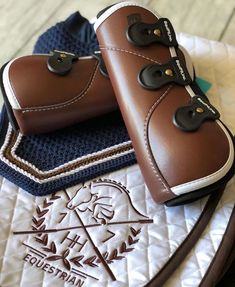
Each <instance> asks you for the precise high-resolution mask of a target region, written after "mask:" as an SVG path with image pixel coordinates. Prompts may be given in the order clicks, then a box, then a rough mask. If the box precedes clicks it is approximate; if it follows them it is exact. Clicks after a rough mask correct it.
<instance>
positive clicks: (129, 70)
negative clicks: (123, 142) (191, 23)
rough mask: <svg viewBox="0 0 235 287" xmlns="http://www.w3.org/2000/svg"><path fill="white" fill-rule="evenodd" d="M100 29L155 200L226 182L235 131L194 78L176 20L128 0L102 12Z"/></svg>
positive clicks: (171, 201) (173, 199)
mask: <svg viewBox="0 0 235 287" xmlns="http://www.w3.org/2000/svg"><path fill="white" fill-rule="evenodd" d="M95 29H96V34H97V38H98V41H99V44H100V50H101V52H102V55H103V59H104V62H105V65H106V67H107V70H108V74H109V76H110V79H111V82H112V85H113V88H114V91H115V94H116V97H117V100H118V104H119V107H120V110H121V112H122V115H123V118H124V121H125V124H126V127H127V130H128V133H129V135H130V138H131V140H132V143H133V147H134V149H135V152H136V157H137V160H138V163H139V165H140V168H141V170H142V173H143V175H144V178H145V181H146V184H147V186H148V188H149V190H150V192H151V193H152V196H153V198H154V200H155V201H156V202H160V203H162V202H167V204H168V205H177V204H181V203H185V202H188V201H192V200H195V199H197V198H199V197H202V196H204V195H206V194H208V193H210V192H213V191H216V190H218V189H219V188H220V187H222V186H224V185H225V184H226V183H227V181H228V180H229V179H230V178H231V176H232V175H233V174H234V170H235V167H234V143H233V138H232V136H231V134H230V132H229V131H228V129H227V128H226V127H225V125H224V124H223V123H222V122H221V120H219V117H220V115H219V113H218V111H217V110H216V109H215V108H214V107H213V106H212V105H211V104H210V103H209V101H208V99H207V98H206V97H205V96H204V95H202V94H201V93H198V89H197V86H196V84H195V83H193V82H192V78H191V77H190V73H189V71H188V68H187V65H186V63H185V59H184V57H183V55H182V53H181V52H180V50H179V48H178V43H177V40H176V37H175V32H174V29H173V27H172V25H171V23H170V21H169V20H168V19H166V18H161V17H160V16H159V15H158V14H156V13H155V12H153V11H151V10H149V9H147V8H145V7H143V6H141V5H139V4H136V3H132V2H122V3H119V4H116V5H113V6H112V7H110V8H108V9H105V10H103V11H102V12H101V13H99V15H98V20H97V22H96V24H95Z"/></svg>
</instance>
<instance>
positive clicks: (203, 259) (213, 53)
mask: <svg viewBox="0 0 235 287" xmlns="http://www.w3.org/2000/svg"><path fill="white" fill-rule="evenodd" d="M178 39H179V42H180V44H181V45H183V46H184V47H185V48H186V49H187V50H188V51H189V53H190V54H191V56H192V59H193V62H194V65H195V69H196V73H197V75H198V76H200V77H202V78H203V79H205V80H207V81H208V82H211V83H212V88H211V89H210V90H209V92H208V97H209V98H210V100H211V101H212V103H213V104H214V105H215V106H216V107H217V108H218V110H219V111H220V112H221V115H222V119H223V121H224V122H225V123H226V124H227V125H228V127H229V128H230V129H231V130H232V131H233V132H235V113H234V111H235V81H234V79H235V48H233V47H230V46H227V45H224V44H222V43H218V42H212V41H208V40H205V39H201V38H198V37H194V36H189V35H185V34H178ZM0 182H1V189H0V195H1V199H0V228H1V232H0V286H1V287H7V286H9V287H18V286H21V287H28V286H30V287H33V286H35V287H36V286H38V287H39V286H43V287H46V286H48V287H49V286H50V287H51V286H56V287H61V286H84V287H86V286H88V287H90V286H95V287H96V286H97V287H98V286H99V287H106V286H110V287H124V286H125V287H127V286H128V287H129V286H132V287H138V286H168V287H169V286H172V287H173V286H174V287H177V286H184V287H185V286H199V285H200V284H201V286H211V285H210V284H212V282H213V283H215V281H216V280H217V279H218V275H216V276H215V274H217V273H221V272H222V271H223V268H224V265H225V262H226V260H227V259H228V257H229V253H230V250H231V246H232V243H233V242H234V233H232V232H234V230H232V226H234V224H235V215H234V203H235V182H234V179H232V180H231V181H230V182H229V183H228V185H227V187H226V189H225V191H224V192H223V193H222V192H221V193H218V194H216V195H212V196H211V197H206V198H203V199H201V200H199V201H196V202H194V203H191V204H188V205H184V206H178V207H170V208H167V207H165V206H164V205H157V204H156V203H154V202H153V200H152V199H151V196H150V193H149V191H148V190H147V188H146V186H145V183H144V180H143V177H142V175H141V173H140V170H139V167H138V165H133V166H131V167H129V168H124V169H122V170H120V171H117V172H113V173H110V174H107V175H106V176H103V177H102V178H98V179H95V180H92V181H89V182H86V183H84V184H83V185H78V186H74V187H73V188H69V189H66V190H62V191H60V192H58V193H56V194H54V195H50V196H46V197H37V198H35V197H33V196H32V195H30V194H28V193H26V192H24V191H23V190H21V189H20V188H18V187H17V186H15V185H14V184H12V183H10V182H8V181H7V180H6V179H4V178H0ZM218 258H219V260H218Z"/></svg>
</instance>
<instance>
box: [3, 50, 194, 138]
mask: <svg viewBox="0 0 235 287" xmlns="http://www.w3.org/2000/svg"><path fill="white" fill-rule="evenodd" d="M180 49H181V50H182V53H184V57H185V59H186V60H187V61H186V62H187V65H188V69H189V70H190V73H191V75H192V77H193V65H192V62H191V59H190V56H189V55H188V53H187V52H186V50H185V49H184V48H183V47H181V48H180ZM1 87H2V91H3V95H4V101H5V104H6V107H7V110H8V116H9V119H10V121H11V123H12V126H13V127H14V129H15V130H18V129H19V130H20V132H21V133H22V134H25V135H29V134H39V133H46V132H51V131H54V130H58V129H60V128H64V127H67V126H70V125H72V124H76V123H79V122H81V121H84V120H87V119H90V118H94V117H96V116H99V115H102V114H106V113H108V112H112V111H113V110H115V109H118V106H117V102H116V98H115V95H114V92H113V88H112V86H111V83H110V81H109V79H108V75H107V71H106V68H105V65H104V63H103V60H102V57H101V53H100V52H99V51H98V52H97V53H95V55H93V56H88V57H81V58H78V57H76V56H75V55H73V54H70V53H66V52H58V51H54V52H53V53H52V54H51V55H31V56H25V57H20V58H17V59H15V60H12V61H11V62H9V63H8V64H7V65H5V66H4V67H3V68H2V83H1Z"/></svg>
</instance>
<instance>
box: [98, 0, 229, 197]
mask: <svg viewBox="0 0 235 287" xmlns="http://www.w3.org/2000/svg"><path fill="white" fill-rule="evenodd" d="M126 6H138V7H142V8H144V9H146V10H148V11H150V12H151V13H153V14H154V15H155V16H156V17H157V18H161V16H160V15H159V14H158V13H156V12H154V11H153V10H151V9H148V8H146V7H145V6H143V5H141V4H138V3H136V2H122V3H119V4H116V5H114V6H112V7H111V8H109V9H108V10H107V11H105V12H104V13H103V14H102V15H101V16H100V17H99V18H98V19H97V22H96V23H95V25H94V28H95V31H96V30H97V28H98V27H99V26H100V25H101V24H102V23H103V22H104V21H105V20H106V19H107V18H108V17H109V16H110V15H112V14H113V13H114V12H115V11H117V10H118V9H120V8H122V7H126ZM169 51H170V54H171V56H172V57H175V56H177V54H176V50H175V48H174V47H170V48H169ZM183 52H184V51H183ZM184 55H185V58H186V60H187V62H188V56H187V55H186V54H185V53H184ZM188 64H189V63H186V65H187V68H188ZM188 70H189V72H190V71H191V73H192V72H193V70H192V69H191V68H188ZM190 75H191V74H190ZM185 89H186V90H187V92H188V94H189V95H190V96H191V97H194V96H196V95H195V93H194V91H193V90H192V88H191V87H190V86H189V85H188V86H186V87H185ZM216 122H217V124H218V125H219V126H220V127H221V129H222V130H223V132H224V133H225V135H226V137H227V139H228V143H229V149H230V152H229V157H228V160H227V162H226V163H225V164H224V166H223V167H222V168H221V169H220V170H218V171H216V172H215V173H213V174H210V175H208V176H206V177H203V178H200V179H197V180H194V181H191V182H187V183H184V184H181V185H177V186H174V187H172V188H171V190H172V192H173V193H175V194H176V195H181V194H184V193H188V192H191V191H194V190H197V189H200V188H203V187H205V186H208V185H211V184H213V183H215V182H217V181H218V180H220V179H221V178H223V177H224V176H225V175H226V173H227V172H228V171H229V170H230V168H231V167H232V164H233V161H234V147H233V142H232V140H231V137H230V135H229V134H228V132H227V130H226V129H225V127H224V126H223V125H222V124H221V122H220V121H218V120H217V121H216Z"/></svg>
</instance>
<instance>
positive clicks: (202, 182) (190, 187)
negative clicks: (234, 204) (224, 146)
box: [171, 120, 234, 195]
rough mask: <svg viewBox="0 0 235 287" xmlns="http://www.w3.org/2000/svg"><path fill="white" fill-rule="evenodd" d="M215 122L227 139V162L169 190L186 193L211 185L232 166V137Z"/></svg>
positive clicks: (220, 124) (177, 193) (178, 193)
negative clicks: (213, 170)
mask: <svg viewBox="0 0 235 287" xmlns="http://www.w3.org/2000/svg"><path fill="white" fill-rule="evenodd" d="M216 122H217V124H218V125H219V126H220V127H221V129H222V130H223V132H224V133H225V135H226V136H227V139H228V143H229V150H230V153H229V157H228V160H227V162H226V163H225V164H224V166H223V167H222V168H221V169H219V170H217V171H216V172H215V173H212V174H210V175H208V176H205V177H202V178H199V179H196V180H193V181H190V182H186V183H184V184H180V185H177V186H174V187H172V188H171V190H172V192H173V193H175V194H176V195H181V194H184V193H188V192H191V191H194V190H197V189H200V188H203V187H205V186H208V185H211V184H213V183H215V182H217V181H218V180H220V179H221V178H223V177H224V176H225V175H226V174H227V173H228V171H229V170H230V168H231V167H232V164H233V161H234V147H233V142H232V139H231V137H230V135H229V133H228V131H227V130H226V128H225V127H224V126H223V125H222V123H221V122H220V121H218V120H217V121H216Z"/></svg>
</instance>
